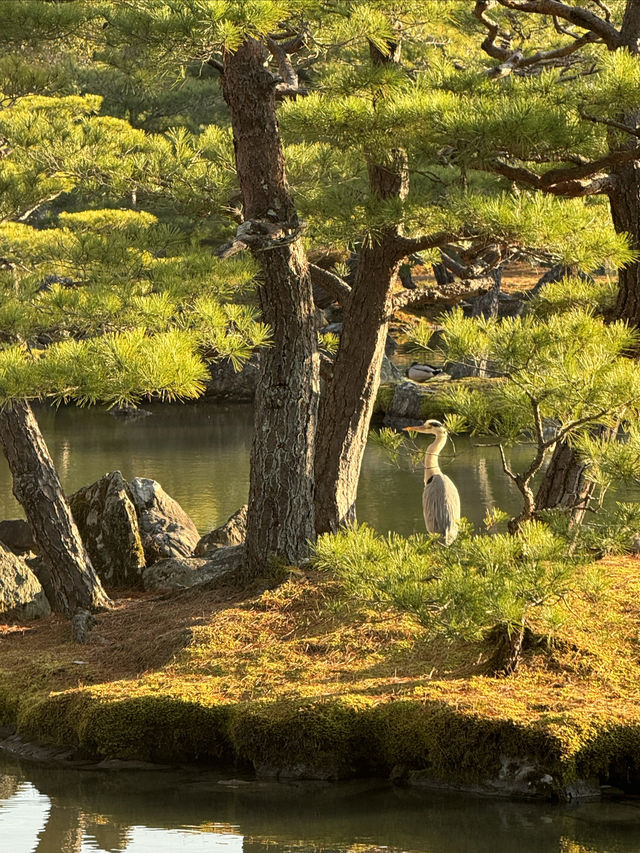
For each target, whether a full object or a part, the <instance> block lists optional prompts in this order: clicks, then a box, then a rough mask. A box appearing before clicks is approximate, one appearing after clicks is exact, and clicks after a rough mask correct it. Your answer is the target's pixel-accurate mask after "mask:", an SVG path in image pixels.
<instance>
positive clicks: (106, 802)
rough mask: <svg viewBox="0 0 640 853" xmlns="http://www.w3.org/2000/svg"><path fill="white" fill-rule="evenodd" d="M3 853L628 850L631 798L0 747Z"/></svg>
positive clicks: (637, 821)
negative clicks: (510, 798) (154, 768)
mask: <svg viewBox="0 0 640 853" xmlns="http://www.w3.org/2000/svg"><path fill="white" fill-rule="evenodd" d="M0 849H1V850H2V851H3V853H90V851H105V853H115V851H126V853H182V851H185V853H201V852H202V853H214V851H217V853H288V851H296V853H300V851H314V853H382V851H385V853H400V851H403V853H516V852H517V853H556V851H557V853H637V851H638V850H640V802H639V801H637V800H632V799H627V800H621V801H618V802H605V803H582V804H578V805H574V806H552V805H541V804H534V803H531V804H527V803H511V802H504V801H496V800H484V799H481V798H473V797H463V796H461V795H457V794H449V795H446V794H442V793H427V792H418V791H412V790H408V789H396V788H390V787H389V786H388V785H386V784H385V783H383V782H379V781H365V782H358V783H337V784H329V785H326V784H319V783H316V784H309V783H306V784H298V785H283V784H273V783H260V782H251V781H243V780H239V779H232V778H230V777H227V778H226V779H224V778H221V777H220V776H214V775H212V774H210V773H205V772H197V771H195V770H191V771H187V770H183V771H180V772H171V773H167V772H131V771H117V772H113V771H98V770H82V771H79V770H70V769H51V768H46V767H42V766H39V765H26V764H25V765H21V764H20V763H18V762H17V761H15V760H14V759H13V758H10V757H8V756H6V755H3V754H2V753H1V752H0Z"/></svg>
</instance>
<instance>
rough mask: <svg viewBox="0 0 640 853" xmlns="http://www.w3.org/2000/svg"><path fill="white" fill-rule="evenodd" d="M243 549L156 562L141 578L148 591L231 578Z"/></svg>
mask: <svg viewBox="0 0 640 853" xmlns="http://www.w3.org/2000/svg"><path fill="white" fill-rule="evenodd" d="M243 559H244V546H243V545H232V546H229V547H226V548H219V549H218V550H217V551H214V552H213V553H212V554H210V556H208V557H206V558H205V557H173V558H170V559H166V560H158V562H156V563H154V564H153V565H152V566H148V567H147V568H146V569H145V570H144V572H143V575H142V579H143V583H144V588H145V589H148V590H156V589H167V590H180V589H187V588H188V587H192V586H196V585H197V584H201V583H208V582H210V581H216V580H220V579H222V578H224V577H226V576H227V575H232V574H233V573H234V572H235V571H237V569H239V568H240V566H241V565H242V561H243Z"/></svg>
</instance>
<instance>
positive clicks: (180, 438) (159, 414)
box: [0, 403, 532, 535]
mask: <svg viewBox="0 0 640 853" xmlns="http://www.w3.org/2000/svg"><path fill="white" fill-rule="evenodd" d="M146 408H147V409H148V410H149V411H151V412H153V414H152V416H150V417H146V418H141V419H137V420H134V421H127V422H123V421H121V420H118V419H116V418H114V417H112V416H111V415H110V414H109V413H107V412H106V411H103V410H99V409H81V410H80V409H76V408H73V407H70V408H61V409H58V410H56V409H50V408H39V409H38V410H37V417H38V421H39V423H40V426H41V428H42V431H43V433H44V436H45V439H46V441H47V444H48V446H49V450H50V452H51V455H52V457H53V460H54V462H55V465H56V467H57V470H58V473H59V475H60V478H61V480H62V484H63V487H64V488H65V490H66V492H67V493H71V492H73V491H74V490H75V489H78V488H79V487H80V486H84V485H88V484H89V483H92V482H94V481H95V480H97V479H98V478H99V477H101V476H102V475H103V474H105V473H106V472H107V471H114V470H120V471H122V473H123V474H124V476H125V477H126V478H127V479H131V478H133V477H151V478H153V479H155V480H158V481H159V482H160V483H161V484H162V486H163V487H164V489H165V490H166V491H167V492H168V493H169V494H170V495H171V496H172V497H174V498H175V499H176V500H177V501H178V502H179V503H180V504H182V506H183V507H184V509H185V510H186V511H187V512H188V513H189V515H190V516H191V517H192V518H193V520H194V522H195V524H196V526H197V527H198V529H199V530H200V531H201V532H202V533H206V532H207V531H209V530H211V529H212V528H213V527H216V526H217V525H219V524H222V523H223V522H224V521H226V519H227V518H228V517H229V515H230V514H231V513H233V512H235V510H236V509H238V507H240V506H241V505H242V504H243V503H245V502H246V500H247V494H248V490H249V453H250V449H251V436H252V431H253V428H252V412H251V407H250V406H243V405H226V406H225V405H220V404H208V403H200V404H198V405H172V406H166V405H165V406H162V405H153V406H147V407H146ZM429 441H430V439H429V437H428V436H421V437H419V438H418V440H417V443H418V445H419V446H420V447H421V448H425V447H426V446H427V444H428V443H429ZM482 443H483V442H482V440H481V439H479V440H477V441H476V440H474V439H469V438H456V440H455V451H454V450H453V448H452V445H451V444H449V445H447V448H445V451H444V452H443V454H442V457H441V466H442V468H443V470H444V471H446V473H447V474H448V475H449V476H450V477H451V478H452V479H453V481H454V482H455V483H456V485H457V487H458V489H459V491H460V496H461V501H462V513H463V515H465V516H466V517H467V518H469V519H470V520H471V521H472V522H473V523H474V524H477V525H479V524H480V523H481V521H482V519H483V517H484V515H485V512H486V510H487V508H488V507H491V506H499V507H502V508H503V509H506V510H507V511H516V510H517V509H518V508H519V507H520V501H519V496H518V493H517V491H516V490H515V487H514V486H513V485H512V483H511V482H510V481H509V480H507V478H506V477H505V475H504V473H503V471H502V467H501V464H500V459H499V456H498V451H497V449H496V448H495V447H489V448H487V447H482V446H478V445H479V444H482ZM485 443H486V442H485ZM531 451H532V448H531V447H526V446H520V447H517V448H515V449H514V450H513V452H512V454H511V458H512V462H513V464H514V465H515V466H516V468H517V467H518V466H521V467H525V465H526V463H527V461H528V460H529V459H530V458H531V455H532V454H531ZM421 496H422V471H420V470H413V471H412V470H409V468H408V467H407V466H404V467H403V468H398V467H396V466H394V465H392V464H391V463H390V461H389V459H388V457H387V456H386V455H385V453H384V452H383V451H382V450H381V449H380V448H379V447H377V446H375V445H373V444H371V443H370V444H369V446H368V447H367V451H366V454H365V458H364V462H363V467H362V475H361V479H360V488H359V493H358V503H357V512H358V518H359V520H360V521H365V522H367V523H369V524H371V525H372V526H373V527H375V528H376V529H378V530H380V531H385V532H386V531H387V530H395V531H397V532H399V533H402V534H404V535H408V534H410V533H414V532H422V531H423V530H424V523H423V520H422V497H421ZM21 515H22V512H21V509H20V507H19V505H18V504H17V503H16V501H15V500H14V498H13V496H12V494H11V478H10V475H9V471H8V468H7V465H6V462H5V460H4V457H2V456H1V455H0V519H3V518H16V517H20V516H21Z"/></svg>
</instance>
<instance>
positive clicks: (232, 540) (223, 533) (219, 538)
mask: <svg viewBox="0 0 640 853" xmlns="http://www.w3.org/2000/svg"><path fill="white" fill-rule="evenodd" d="M246 535H247V505H246V504H245V505H244V506H241V507H240V509H239V510H236V512H234V513H233V515H231V516H229V518H228V519H227V520H226V521H225V523H224V524H223V525H221V526H220V527H216V529H215V530H212V531H211V532H210V533H205V535H204V536H203V537H202V538H201V539H200V541H199V542H198V544H197V545H196V547H195V551H194V552H193V553H194V555H195V556H196V557H204V556H206V555H207V554H209V553H211V552H212V551H217V549H218V548H222V547H224V546H225V545H241V544H242V543H243V542H244V540H245V538H246Z"/></svg>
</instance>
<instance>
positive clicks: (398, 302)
mask: <svg viewBox="0 0 640 853" xmlns="http://www.w3.org/2000/svg"><path fill="white" fill-rule="evenodd" d="M493 285H494V281H493V279H489V278H477V279H464V280H462V281H460V280H458V281H453V282H451V283H447V284H442V285H438V286H437V287H422V288H417V289H416V290H405V291H403V292H402V293H397V294H395V295H394V296H393V297H392V298H391V313H393V312H394V311H400V310H401V309H403V308H412V307H418V306H419V305H425V304H427V303H428V304H433V305H455V304H457V303H458V302H461V301H462V300H463V299H471V298H473V297H474V296H482V295H483V294H484V293H487V291H489V290H490V289H491V287H493Z"/></svg>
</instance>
